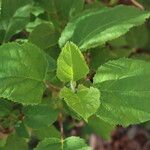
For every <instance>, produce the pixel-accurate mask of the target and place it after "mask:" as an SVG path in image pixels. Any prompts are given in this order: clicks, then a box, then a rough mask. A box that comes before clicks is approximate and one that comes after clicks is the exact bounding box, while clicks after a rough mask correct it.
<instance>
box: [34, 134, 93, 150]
mask: <svg viewBox="0 0 150 150" xmlns="http://www.w3.org/2000/svg"><path fill="white" fill-rule="evenodd" d="M35 150H91V148H90V147H88V146H87V145H86V144H85V142H84V140H83V139H80V138H79V137H69V138H67V139H65V140H64V141H62V140H60V139H56V138H49V139H45V140H43V141H42V142H40V143H39V145H38V146H37V147H36V148H35Z"/></svg>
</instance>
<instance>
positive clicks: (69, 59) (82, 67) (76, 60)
mask: <svg viewBox="0 0 150 150" xmlns="http://www.w3.org/2000/svg"><path fill="white" fill-rule="evenodd" d="M88 72H89V68H88V66H87V64H86V62H85V60H84V57H83V55H82V53H81V52H80V50H79V49H78V47H77V46H76V45H75V44H73V43H72V42H67V43H66V45H65V46H64V48H63V49H62V52H61V53H60V55H59V57H58V59H57V77H58V78H59V79H60V80H61V81H63V82H69V81H77V80H79V79H81V78H84V77H85V76H86V75H87V73H88Z"/></svg>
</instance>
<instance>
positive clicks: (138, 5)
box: [131, 0, 144, 10]
mask: <svg viewBox="0 0 150 150" xmlns="http://www.w3.org/2000/svg"><path fill="white" fill-rule="evenodd" d="M131 2H132V4H133V5H134V6H136V7H138V8H140V9H141V10H144V6H143V5H141V4H140V3H139V2H137V1H136V0H131Z"/></svg>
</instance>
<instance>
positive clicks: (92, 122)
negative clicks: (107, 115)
mask: <svg viewBox="0 0 150 150" xmlns="http://www.w3.org/2000/svg"><path fill="white" fill-rule="evenodd" d="M87 126H88V127H89V128H90V129H91V132H92V133H93V132H94V133H95V134H96V135H99V136H101V137H103V138H104V139H106V140H108V139H110V133H111V132H112V131H113V129H114V128H115V125H112V124H110V123H109V122H105V121H104V120H102V119H100V118H98V117H96V116H92V117H91V118H89V121H88V124H87ZM89 128H88V130H89Z"/></svg>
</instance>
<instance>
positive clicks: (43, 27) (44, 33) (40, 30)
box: [29, 23, 59, 49]
mask: <svg viewBox="0 0 150 150" xmlns="http://www.w3.org/2000/svg"><path fill="white" fill-rule="evenodd" d="M58 36H59V34H58V33H56V31H55V28H54V26H53V25H52V24H51V23H42V24H40V25H38V26H37V27H36V28H35V29H34V30H33V31H32V32H31V34H30V36H29V41H30V42H32V43H33V44H35V45H37V46H38V47H40V48H41V49H46V48H48V47H51V46H54V45H56V44H57V41H58Z"/></svg>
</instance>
